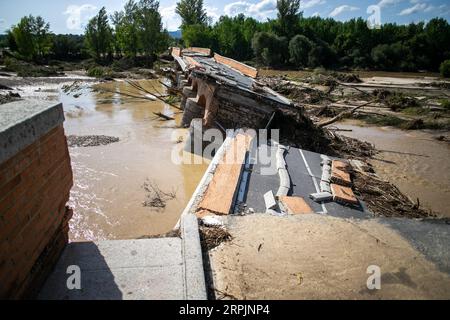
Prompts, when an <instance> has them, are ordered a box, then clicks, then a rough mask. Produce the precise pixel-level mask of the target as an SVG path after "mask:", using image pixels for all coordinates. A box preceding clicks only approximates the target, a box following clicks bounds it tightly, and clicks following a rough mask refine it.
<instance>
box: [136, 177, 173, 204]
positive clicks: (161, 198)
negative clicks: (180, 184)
mask: <svg viewBox="0 0 450 320" xmlns="http://www.w3.org/2000/svg"><path fill="white" fill-rule="evenodd" d="M142 188H143V189H144V191H145V192H146V196H145V200H144V202H143V203H142V204H143V206H144V207H150V208H156V209H164V208H165V207H166V205H167V202H168V201H170V200H173V199H175V198H176V197H177V193H176V192H175V191H173V190H172V191H171V192H165V191H162V190H161V189H160V188H159V187H158V185H157V184H156V183H155V182H153V181H150V180H148V179H147V180H146V181H145V182H144V184H143V186H142Z"/></svg>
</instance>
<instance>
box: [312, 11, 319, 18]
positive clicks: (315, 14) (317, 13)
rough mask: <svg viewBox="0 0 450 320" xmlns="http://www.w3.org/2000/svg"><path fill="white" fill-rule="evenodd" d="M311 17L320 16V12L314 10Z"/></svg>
mask: <svg viewBox="0 0 450 320" xmlns="http://www.w3.org/2000/svg"><path fill="white" fill-rule="evenodd" d="M311 17H320V13H319V12H314V13H313V14H312V15H311Z"/></svg>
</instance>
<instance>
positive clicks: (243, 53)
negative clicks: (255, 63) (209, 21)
mask: <svg viewBox="0 0 450 320" xmlns="http://www.w3.org/2000/svg"><path fill="white" fill-rule="evenodd" d="M256 31H258V22H257V21H256V20H255V19H253V18H246V17H245V16H244V15H243V14H240V15H238V16H236V17H233V18H230V17H227V16H224V17H221V18H220V19H219V21H218V22H217V23H216V25H215V26H214V27H213V33H214V37H215V39H217V42H218V43H217V47H218V48H219V50H220V53H221V54H223V55H225V56H228V57H233V58H235V59H238V60H249V59H252V58H253V52H252V47H251V40H252V38H253V36H254V34H255V32H256Z"/></svg>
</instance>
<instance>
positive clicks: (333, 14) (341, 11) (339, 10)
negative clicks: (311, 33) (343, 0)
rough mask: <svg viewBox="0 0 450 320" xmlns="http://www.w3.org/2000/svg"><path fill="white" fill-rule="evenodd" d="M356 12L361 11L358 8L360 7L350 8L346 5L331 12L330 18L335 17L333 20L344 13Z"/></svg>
mask: <svg viewBox="0 0 450 320" xmlns="http://www.w3.org/2000/svg"><path fill="white" fill-rule="evenodd" d="M356 10H359V8H358V7H353V6H349V5H347V4H344V5H342V6H339V7H336V8H334V10H333V11H331V13H330V17H333V18H334V17H336V16H338V15H340V14H341V13H343V12H346V11H356Z"/></svg>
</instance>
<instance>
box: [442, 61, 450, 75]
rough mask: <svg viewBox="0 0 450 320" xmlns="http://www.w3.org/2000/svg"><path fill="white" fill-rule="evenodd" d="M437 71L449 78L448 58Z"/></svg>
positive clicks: (449, 66)
mask: <svg viewBox="0 0 450 320" xmlns="http://www.w3.org/2000/svg"><path fill="white" fill-rule="evenodd" d="M439 71H440V72H441V76H443V77H444V78H450V60H445V61H444V62H442V63H441V66H440V67H439Z"/></svg>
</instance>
